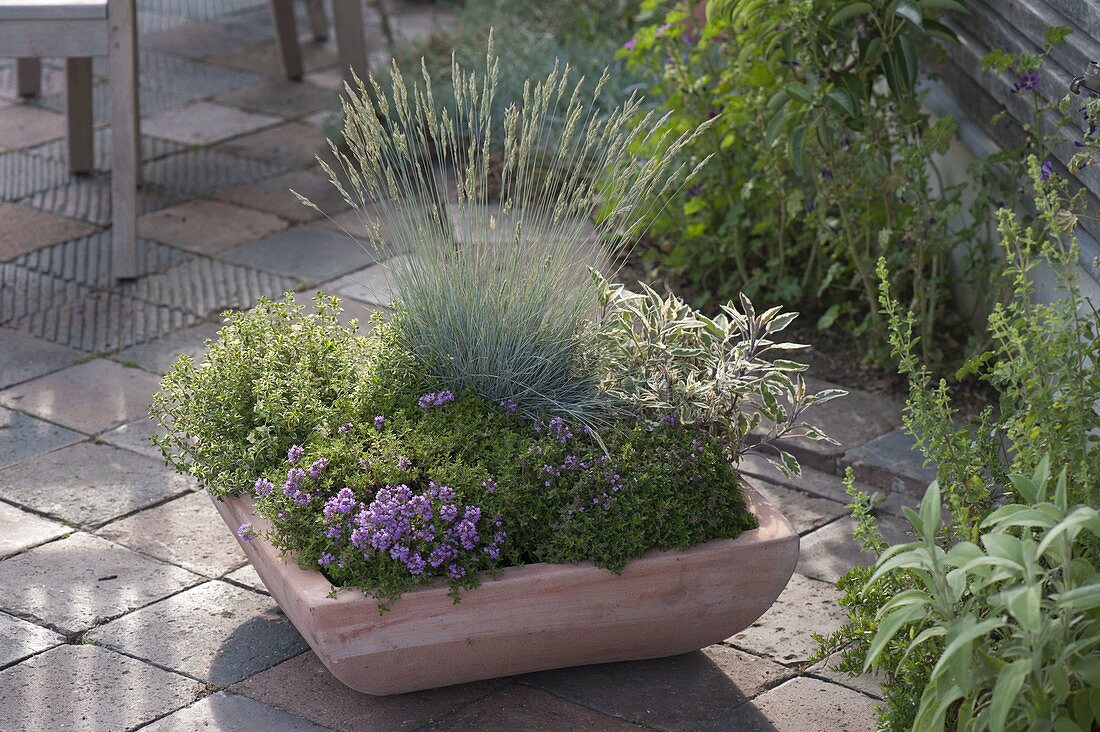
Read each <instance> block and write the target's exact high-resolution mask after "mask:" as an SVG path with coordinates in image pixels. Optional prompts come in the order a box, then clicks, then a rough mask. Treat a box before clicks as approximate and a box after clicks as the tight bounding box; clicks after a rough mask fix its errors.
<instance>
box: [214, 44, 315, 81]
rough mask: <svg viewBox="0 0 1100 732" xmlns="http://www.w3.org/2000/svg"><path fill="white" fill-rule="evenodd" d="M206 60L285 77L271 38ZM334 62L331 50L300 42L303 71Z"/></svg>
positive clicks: (276, 48)
mask: <svg viewBox="0 0 1100 732" xmlns="http://www.w3.org/2000/svg"><path fill="white" fill-rule="evenodd" d="M207 61H209V62H210V63H212V64H217V65H218V66H228V67H230V68H233V69H241V70H242V71H251V72H252V73H254V74H260V75H261V76H267V77H270V78H272V79H284V78H286V77H285V75H284V73H283V62H282V59H281V58H280V57H279V49H278V47H277V46H276V45H275V41H273V40H272V41H262V42H260V43H257V44H255V45H253V46H249V47H248V48H242V49H239V50H235V51H231V52H228V53H223V54H219V55H217V56H211V57H210V58H208V59H207ZM336 64H337V58H336V54H335V53H333V52H332V51H331V50H329V49H327V48H325V47H323V46H319V45H316V44H313V43H303V44H302V67H303V69H304V70H305V71H319V70H321V69H325V68H328V67H330V66H335V65H336Z"/></svg>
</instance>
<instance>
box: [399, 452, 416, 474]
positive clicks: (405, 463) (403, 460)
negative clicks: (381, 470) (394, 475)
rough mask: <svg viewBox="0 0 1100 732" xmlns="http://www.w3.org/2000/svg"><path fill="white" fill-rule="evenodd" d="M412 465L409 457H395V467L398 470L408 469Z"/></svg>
mask: <svg viewBox="0 0 1100 732" xmlns="http://www.w3.org/2000/svg"><path fill="white" fill-rule="evenodd" d="M412 466H413V461H412V460H410V459H409V458H407V457H405V456H404V455H402V456H401V457H399V458H397V469H398V470H408V469H409V468H411V467H412Z"/></svg>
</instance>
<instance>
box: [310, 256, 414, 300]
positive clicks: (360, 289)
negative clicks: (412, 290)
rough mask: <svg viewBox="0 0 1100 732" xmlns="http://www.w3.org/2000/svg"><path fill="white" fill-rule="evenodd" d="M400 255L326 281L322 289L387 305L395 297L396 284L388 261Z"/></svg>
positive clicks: (342, 295)
mask: <svg viewBox="0 0 1100 732" xmlns="http://www.w3.org/2000/svg"><path fill="white" fill-rule="evenodd" d="M400 258H401V257H394V258H392V259H390V260H387V262H385V263H379V264H374V265H371V266H370V267H364V268H363V269H360V270H357V271H355V272H352V273H351V274H346V275H344V276H343V277H341V278H339V279H336V280H333V281H332V282H326V283H325V284H324V286H323V288H322V289H324V290H325V291H326V292H331V293H333V294H334V295H339V296H341V297H351V298H354V299H356V300H362V301H363V302H369V303H374V304H375V305H381V306H383V307H388V306H389V305H390V303H391V302H392V301H393V300H394V299H395V298H396V297H397V286H396V284H395V283H394V281H393V277H392V276H391V275H390V269H389V267H390V263H391V262H394V261H395V260H397V259H400Z"/></svg>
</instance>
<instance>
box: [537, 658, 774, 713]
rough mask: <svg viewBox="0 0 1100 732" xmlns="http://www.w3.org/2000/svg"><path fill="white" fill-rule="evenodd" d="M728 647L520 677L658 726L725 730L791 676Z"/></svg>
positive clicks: (593, 704)
mask: <svg viewBox="0 0 1100 732" xmlns="http://www.w3.org/2000/svg"><path fill="white" fill-rule="evenodd" d="M793 673H794V672H793V671H790V670H788V669H786V668H784V667H783V666H780V665H779V664H776V663H772V662H771V661H768V660H766V659H763V658H758V657H756V656H752V655H749V654H748V653H743V652H741V651H738V650H736V649H734V648H729V647H727V646H720V645H719V646H710V647H709V648H705V649H703V650H702V651H698V652H696V653H688V654H684V655H682V656H673V657H671V658H661V659H656V660H653V661H628V662H625V663H607V664H601V665H598V666H582V667H580V668H570V669H558V670H555V671H544V672H542V673H538V674H531V675H530V676H523V677H520V679H519V680H520V681H521V682H522V683H526V684H530V685H532V686H537V687H539V688H541V689H543V690H545V691H548V692H550V693H551V694H553V695H554V696H558V697H562V698H565V699H569V700H571V701H574V702H577V703H579V704H583V705H584V706H587V707H592V708H593V709H596V710H599V711H601V712H603V713H605V714H610V715H612V716H615V717H620V718H622V719H627V720H630V721H632V722H636V723H638V724H644V725H646V726H648V727H656V728H658V729H683V730H689V729H690V730H703V729H721V728H723V727H724V725H725V724H726V722H727V720H728V719H729V716H730V714H731V713H732V712H733V710H734V709H736V708H737V707H739V706H741V705H742V704H744V703H745V702H746V701H748V700H749V699H750V698H752V697H754V696H756V695H757V694H759V693H760V692H761V691H762V690H763V689H764V688H766V687H768V686H773V685H774V684H775V683H777V682H778V681H779V680H780V679H783V678H787V677H789V676H792V675H793Z"/></svg>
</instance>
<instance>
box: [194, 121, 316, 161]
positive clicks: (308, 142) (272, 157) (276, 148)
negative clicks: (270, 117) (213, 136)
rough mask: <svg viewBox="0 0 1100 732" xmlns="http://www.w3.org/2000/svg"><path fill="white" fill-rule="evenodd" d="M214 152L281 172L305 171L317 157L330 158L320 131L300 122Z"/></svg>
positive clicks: (235, 141)
mask: <svg viewBox="0 0 1100 732" xmlns="http://www.w3.org/2000/svg"><path fill="white" fill-rule="evenodd" d="M214 149H215V150H219V151H221V152H226V153H229V154H231V155H238V156H241V157H246V158H253V159H256V160H266V161H268V162H270V163H272V164H274V165H279V166H281V167H283V168H284V169H290V168H307V167H310V166H312V165H314V164H315V163H316V162H317V156H318V155H320V156H322V157H324V158H331V154H330V152H329V147H328V143H326V142H325V139H324V135H322V134H321V131H320V130H318V129H317V128H316V127H313V126H312V125H308V124H305V123H303V122H288V123H286V124H283V125H279V126H278V127H270V128H268V129H266V130H263V131H262V132H256V133H254V134H250V135H243V136H241V137H237V138H234V139H232V140H229V141H228V142H224V143H222V144H221V145H218V146H217V147H216V148H214Z"/></svg>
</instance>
